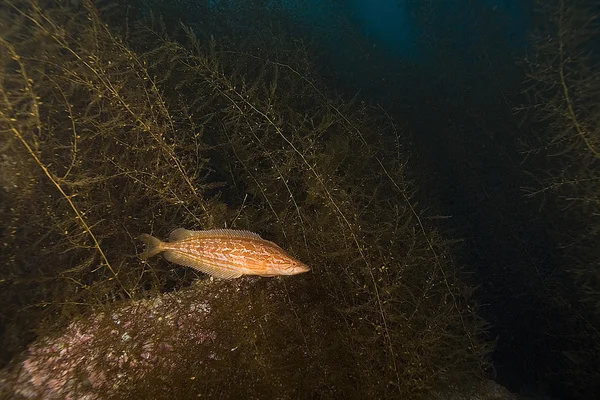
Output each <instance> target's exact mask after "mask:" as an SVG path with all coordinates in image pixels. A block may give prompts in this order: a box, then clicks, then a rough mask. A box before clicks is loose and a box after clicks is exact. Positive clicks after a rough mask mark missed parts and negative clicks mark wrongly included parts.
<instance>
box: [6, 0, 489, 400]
mask: <svg viewBox="0 0 600 400" xmlns="http://www.w3.org/2000/svg"><path fill="white" fill-rule="evenodd" d="M267 3H268V4H267ZM151 5H152V6H153V11H152V12H151V11H150V8H149V7H148V4H145V3H143V2H126V1H123V2H119V3H110V2H107V3H97V4H96V5H94V4H92V3H91V2H90V1H83V2H76V1H35V0H31V1H29V0H22V1H21V0H11V1H6V2H4V3H3V5H2V6H0V7H1V9H0V11H2V12H0V18H1V20H0V21H1V24H0V48H1V51H0V83H1V86H0V93H1V96H0V126H1V127H2V129H1V136H0V157H1V160H0V162H1V163H2V169H1V170H0V171H1V173H0V183H1V185H2V191H1V193H0V195H1V196H2V201H1V202H0V204H1V208H0V219H1V220H2V221H4V225H3V227H2V231H1V235H2V241H1V243H2V252H1V253H0V257H1V263H2V268H1V269H0V271H1V272H0V274H1V280H0V285H1V290H0V302H1V304H2V308H1V311H0V315H1V317H2V319H1V321H2V322H1V324H2V325H1V332H0V333H1V334H2V343H3V346H2V359H3V361H4V363H5V364H6V363H7V362H8V360H10V359H11V358H12V359H13V361H12V362H10V363H8V366H7V367H6V368H5V371H4V372H3V373H2V377H1V378H0V382H1V386H0V393H1V394H2V395H3V396H7V397H10V396H16V395H18V396H21V397H23V398H27V397H29V398H36V397H39V396H42V397H45V398H52V396H54V397H55V398H69V397H72V398H83V396H87V398H189V397H192V396H194V397H195V396H199V395H212V396H214V395H216V394H219V395H220V396H221V397H223V398H241V397H240V396H243V398H292V397H293V398H315V397H324V398H345V399H347V398H428V397H429V398H430V397H431V396H432V393H434V392H435V391H438V390H443V389H444V388H448V387H453V386H456V385H460V384H468V383H473V382H474V381H476V380H477V379H479V378H481V377H483V376H484V373H485V370H486V369H487V368H488V367H489V364H488V354H489V351H490V345H489V344H488V343H486V342H484V341H482V340H481V334H482V333H483V332H484V330H485V327H486V325H485V323H484V322H483V321H482V320H481V319H480V318H478V316H477V315H476V313H475V307H474V304H472V301H471V300H470V296H471V293H472V290H473V288H472V287H471V286H469V285H468V284H467V283H466V280H465V279H464V275H463V274H462V272H461V269H460V267H459V266H457V265H455V263H454V262H453V260H452V257H451V254H450V250H451V249H452V240H450V238H449V237H447V236H446V235H444V234H442V233H440V232H438V231H437V230H436V226H435V219H432V218H428V216H427V214H426V213H424V212H423V211H422V210H423V209H424V208H426V206H420V205H418V204H417V197H418V191H417V188H418V185H417V184H416V180H417V179H419V177H418V175H414V174H413V175H412V177H411V173H410V165H409V159H410V148H409V146H408V140H407V136H408V135H406V134H405V133H404V132H402V130H401V129H400V128H399V126H398V125H397V124H396V123H394V121H392V120H391V119H390V118H389V117H388V116H387V114H386V113H385V110H382V109H379V108H377V107H373V106H371V105H369V104H365V103H360V104H355V103H353V102H352V101H346V100H344V99H343V98H342V97H341V96H339V95H335V94H334V93H333V92H332V91H331V90H329V89H327V88H326V87H324V85H323V84H322V83H321V82H320V80H319V76H318V74H317V72H316V71H315V69H314V67H313V63H312V61H311V53H310V47H309V46H308V45H306V44H305V43H303V42H302V41H300V40H297V39H294V38H293V37H292V36H291V35H290V33H289V29H290V27H291V26H292V24H291V21H287V20H286V18H284V16H283V13H278V10H279V9H278V8H277V7H276V6H275V5H274V4H272V3H269V2H261V1H255V2H244V3H243V4H239V3H230V2H220V3H218V4H217V6H211V4H210V2H202V1H193V2H191V1H190V2H186V1H179V2H175V3H167V2H158V3H154V4H151ZM265 7H268V11H269V12H268V13H267V12H265ZM177 13H179V14H177ZM185 16H187V17H188V19H187V21H194V23H188V24H182V23H180V22H179V19H180V18H181V19H183V17H185ZM109 21H110V24H107V23H108V22H109ZM422 200H423V201H426V199H422ZM177 226H186V227H189V228H192V227H196V228H197V229H200V228H202V229H210V228H223V227H225V226H227V227H231V228H236V229H247V230H252V231H255V232H259V233H260V234H261V236H263V237H264V238H265V239H268V240H273V241H275V242H277V243H278V244H281V245H282V247H284V248H286V250H289V252H290V254H291V255H293V256H294V257H298V259H301V260H302V261H303V262H305V263H306V264H307V265H310V266H311V272H309V273H307V274H302V275H298V276H294V277H289V278H275V279H260V278H240V279H237V280H233V281H214V282H213V281H211V280H206V279H204V278H205V277H204V276H203V275H202V274H200V273H196V272H194V271H193V270H190V269H188V268H181V267H178V266H174V265H172V264H168V263H166V262H164V261H159V260H155V261H156V262H153V263H145V262H142V261H141V260H139V258H138V257H137V254H139V253H140V252H141V251H142V250H143V249H142V248H141V246H140V243H139V242H137V241H136V240H135V237H136V236H137V235H139V234H141V233H144V232H150V233H152V234H157V235H165V234H166V233H168V232H169V231H171V230H172V229H173V228H175V227H177ZM198 280H199V283H196V284H193V285H192V283H193V282H196V281H198ZM190 312H191V313H190ZM149 321H155V322H152V323H149ZM36 338H38V339H37V341H36V342H34V344H31V345H30V346H29V348H28V350H26V347H27V345H28V344H30V343H31V342H32V341H33V340H34V339H36ZM82 343H84V344H85V343H93V346H91V347H90V346H87V345H82ZM78 351H81V353H78ZM21 352H22V353H21ZM19 353H21V355H20V356H17V355H18V354H19ZM82 359H85V360H89V362H87V363H85V365H82V364H81V361H80V360H82ZM77 360H79V361H77ZM57 371H58V372H57ZM50 379H51V380H50ZM40 393H43V394H40Z"/></svg>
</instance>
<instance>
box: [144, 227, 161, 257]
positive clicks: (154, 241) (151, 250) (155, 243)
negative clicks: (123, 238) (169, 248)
mask: <svg viewBox="0 0 600 400" xmlns="http://www.w3.org/2000/svg"><path fill="white" fill-rule="evenodd" d="M138 239H140V240H141V241H142V242H144V243H145V244H146V251H144V252H143V253H142V254H140V258H141V259H142V260H147V259H148V258H150V257H152V256H155V255H157V254H158V253H160V252H162V251H164V248H163V246H162V244H163V242H162V240H160V239H159V238H155V237H154V236H151V235H148V234H147V233H144V234H142V235H140V236H139V237H138Z"/></svg>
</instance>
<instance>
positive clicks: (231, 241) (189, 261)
mask: <svg viewBox="0 0 600 400" xmlns="http://www.w3.org/2000/svg"><path fill="white" fill-rule="evenodd" d="M139 239H140V240H142V241H143V242H144V243H145V244H146V251H145V252H143V253H142V254H140V258H141V259H142V260H146V259H148V258H149V257H152V256H154V255H156V254H159V253H162V252H164V257H165V259H166V260H167V261H170V262H172V263H175V264H179V265H183V266H186V267H191V268H194V269H196V270H198V271H201V272H204V273H206V274H209V275H211V276H214V277H215V278H222V279H232V278H239V277H240V276H242V275H259V276H278V275H296V274H301V273H303V272H308V271H310V268H309V267H308V266H306V265H304V264H303V263H301V262H300V261H298V260H296V259H294V258H293V257H291V256H290V255H289V254H287V253H286V252H285V251H284V250H283V249H282V248H281V247H279V246H277V245H276V244H275V243H273V242H270V241H268V240H264V239H263V238H261V237H260V236H259V235H258V234H256V233H254V232H250V231H241V230H234V229H213V230H205V231H189V230H187V229H184V228H178V229H175V230H174V231H173V232H171V234H170V235H169V241H168V242H163V241H162V240H160V239H158V238H155V237H154V236H150V235H148V234H143V235H141V236H140V237H139Z"/></svg>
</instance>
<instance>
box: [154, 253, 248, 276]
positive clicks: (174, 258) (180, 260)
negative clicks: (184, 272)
mask: <svg viewBox="0 0 600 400" xmlns="http://www.w3.org/2000/svg"><path fill="white" fill-rule="evenodd" d="M164 256H165V259H166V260H167V261H170V262H172V263H175V264H179V265H183V266H184V267H190V268H194V269H195V270H198V271H200V272H204V273H205V274H208V275H210V276H213V277H215V278H220V279H234V278H239V277H240V276H242V275H243V274H242V273H241V272H239V271H233V270H231V269H225V268H222V267H217V266H213V265H208V264H203V263H199V262H198V261H197V260H195V259H192V258H190V257H187V256H185V255H184V254H181V253H179V252H177V251H172V250H171V251H166V252H165V254H164Z"/></svg>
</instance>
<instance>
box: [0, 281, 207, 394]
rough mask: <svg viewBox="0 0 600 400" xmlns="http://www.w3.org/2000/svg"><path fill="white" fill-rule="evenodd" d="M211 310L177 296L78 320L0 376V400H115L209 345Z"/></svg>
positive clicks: (186, 294) (188, 296)
mask: <svg viewBox="0 0 600 400" xmlns="http://www.w3.org/2000/svg"><path fill="white" fill-rule="evenodd" d="M210 311H211V306H210V305H209V303H208V302H207V300H206V299H201V298H200V297H199V296H198V294H197V293H196V292H194V291H182V292H178V293H175V294H171V293H166V294H163V295H160V296H158V297H155V298H152V299H148V300H137V301H134V302H131V303H129V304H127V305H124V306H121V307H116V308H114V309H113V310H112V311H110V312H100V313H98V314H92V315H91V316H89V317H87V318H80V319H78V320H76V321H74V322H72V323H71V324H70V325H69V326H68V327H67V328H66V329H65V330H64V331H63V332H62V334H60V335H57V336H49V337H44V338H40V339H39V340H38V341H36V342H35V343H33V344H32V345H30V346H29V349H28V350H27V352H26V353H25V354H24V356H23V357H21V358H20V361H19V360H14V362H13V363H12V365H10V366H9V367H8V368H5V369H4V370H2V371H0V398H10V399H44V400H58V399H60V400H70V399H72V400H76V399H77V400H80V399H86V400H100V399H104V398H108V397H110V398H115V396H117V395H116V393H118V390H119V389H120V388H126V387H128V386H130V385H132V384H135V383H139V382H143V381H144V380H145V379H148V377H149V376H156V374H163V375H168V374H169V373H175V372H177V368H178V367H179V366H178V363H177V360H179V359H180V355H178V354H181V353H182V352H189V350H186V349H188V348H192V346H193V345H194V346H199V345H208V343H212V342H214V341H215V339H216V337H217V334H216V333H215V332H214V330H212V329H209V328H208V327H206V326H205V325H206V318H207V317H208V315H209V313H210ZM199 362H202V361H201V360H200V361H199ZM111 396H112V397H111ZM117 397H118V396H117Z"/></svg>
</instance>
